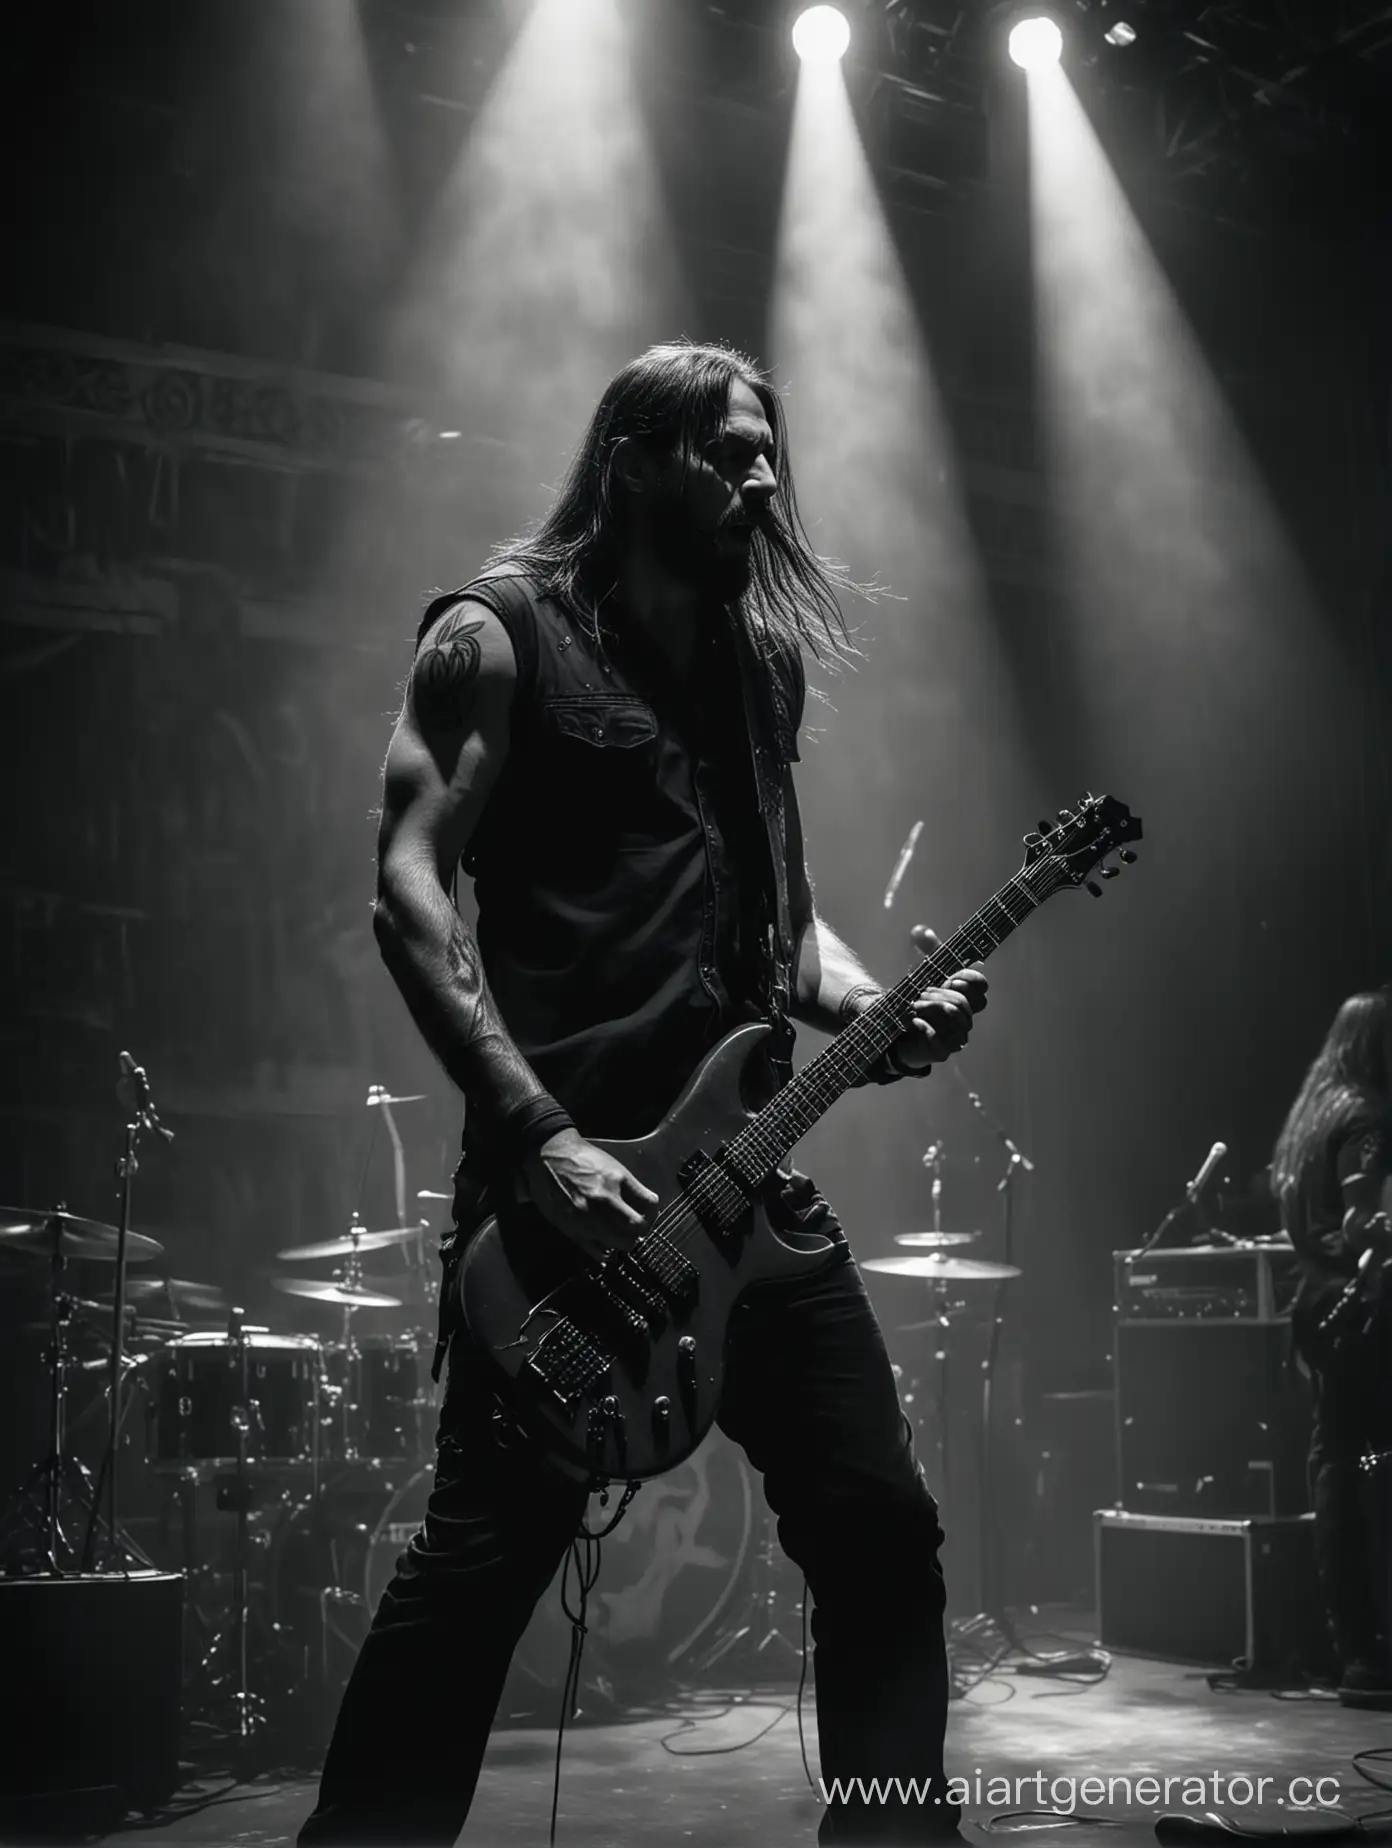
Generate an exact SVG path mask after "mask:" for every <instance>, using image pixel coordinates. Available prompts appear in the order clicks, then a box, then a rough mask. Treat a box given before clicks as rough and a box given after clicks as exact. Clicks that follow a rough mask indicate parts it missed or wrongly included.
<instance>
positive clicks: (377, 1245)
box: [276, 1220, 429, 1258]
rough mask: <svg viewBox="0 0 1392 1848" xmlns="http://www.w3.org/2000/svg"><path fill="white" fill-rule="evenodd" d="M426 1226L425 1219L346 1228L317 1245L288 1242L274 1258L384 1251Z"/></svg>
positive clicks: (407, 1240) (347, 1255)
mask: <svg viewBox="0 0 1392 1848" xmlns="http://www.w3.org/2000/svg"><path fill="white" fill-rule="evenodd" d="M428 1230H429V1227H428V1226H427V1225H426V1223H425V1221H424V1220H422V1221H421V1223H420V1224H419V1225H418V1226H391V1227H389V1228H388V1229H387V1230H386V1231H385V1232H366V1231H363V1232H346V1233H344V1235H343V1237H342V1238H326V1239H321V1240H320V1242H319V1243H318V1244H317V1245H289V1246H287V1247H286V1249H285V1250H284V1251H278V1252H277V1253H276V1256H277V1257H278V1258H351V1257H352V1256H353V1254H354V1252H358V1251H384V1250H385V1249H386V1247H387V1246H388V1245H409V1244H410V1242H411V1240H412V1239H413V1238H422V1237H423V1236H424V1235H425V1233H426V1232H427V1231H428Z"/></svg>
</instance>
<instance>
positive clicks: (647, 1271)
mask: <svg viewBox="0 0 1392 1848" xmlns="http://www.w3.org/2000/svg"><path fill="white" fill-rule="evenodd" d="M627 1262H628V1264H629V1265H630V1266H631V1267H632V1268H633V1269H635V1270H640V1271H641V1272H642V1273H643V1275H644V1276H645V1277H650V1278H651V1279H652V1281H653V1282H654V1283H655V1284H656V1285H657V1287H658V1289H659V1290H660V1291H661V1292H662V1294H663V1295H664V1296H665V1297H666V1299H667V1301H668V1302H669V1303H671V1304H672V1305H673V1307H674V1308H675V1309H676V1310H677V1312H678V1314H681V1313H682V1312H683V1311H687V1310H690V1309H691V1308H692V1307H693V1306H694V1305H695V1302H696V1297H697V1294H698V1291H699V1288H700V1283H701V1273H700V1272H699V1271H698V1270H697V1268H696V1266H695V1265H694V1264H693V1263H692V1262H691V1260H690V1259H689V1258H685V1257H683V1256H682V1254H681V1252H680V1251H678V1249H677V1247H676V1246H675V1245H674V1244H673V1243H672V1241H671V1239H670V1238H668V1237H667V1236H666V1234H665V1233H662V1232H650V1233H649V1234H648V1235H647V1237H646V1238H644V1239H641V1240H640V1241H639V1243H638V1245H637V1247H636V1248H635V1249H634V1251H633V1252H632V1254H631V1256H630V1258H629V1259H628V1260H627Z"/></svg>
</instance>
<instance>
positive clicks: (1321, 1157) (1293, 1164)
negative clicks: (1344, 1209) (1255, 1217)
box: [1271, 988, 1389, 1227]
mask: <svg viewBox="0 0 1392 1848" xmlns="http://www.w3.org/2000/svg"><path fill="white" fill-rule="evenodd" d="M1388 1002H1389V996H1388V991H1387V990H1386V989H1385V988H1380V989H1376V990H1374V991H1373V992H1372V993H1370V994H1359V995H1350V996H1349V998H1348V1000H1347V1001H1345V1002H1344V1003H1343V1005H1342V1006H1341V1007H1340V1009H1339V1011H1338V1013H1337V1014H1336V1015H1335V1016H1334V1024H1333V1025H1332V1026H1331V1027H1330V1029H1329V1032H1328V1033H1327V1034H1326V1035H1325V1040H1324V1044H1323V1046H1321V1047H1320V1049H1319V1052H1318V1053H1317V1054H1316V1055H1315V1059H1314V1062H1313V1064H1312V1065H1311V1066H1310V1069H1309V1071H1307V1072H1306V1074H1305V1081H1304V1083H1303V1084H1302V1085H1301V1087H1300V1091H1299V1094H1298V1095H1297V1097H1296V1100H1295V1102H1294V1103H1293V1104H1292V1105H1291V1108H1290V1114H1289V1115H1288V1116H1287V1118H1286V1121H1285V1127H1284V1128H1283V1129H1282V1131H1281V1134H1280V1137H1279V1139H1278V1141H1277V1143H1276V1152H1275V1154H1274V1156H1273V1157H1272V1163H1271V1182H1272V1191H1273V1192H1274V1194H1275V1195H1276V1198H1277V1199H1278V1200H1279V1201H1280V1202H1281V1208H1282V1214H1283V1216H1284V1218H1285V1220H1286V1224H1287V1226H1288V1227H1289V1226H1290V1224H1291V1220H1292V1218H1293V1217H1298V1216H1306V1217H1310V1216H1313V1215H1314V1214H1315V1213H1317V1212H1318V1210H1319V1206H1320V1202H1321V1198H1322V1194H1323V1192H1324V1191H1325V1187H1326V1182H1327V1179H1328V1176H1329V1174H1330V1155H1331V1152H1332V1149H1333V1144H1334V1138H1335V1136H1336V1135H1337V1134H1338V1133H1339V1131H1340V1130H1343V1129H1346V1128H1348V1127H1349V1126H1350V1125H1351V1124H1354V1123H1356V1122H1359V1121H1361V1120H1367V1119H1369V1118H1373V1117H1382V1116H1385V1115H1386V1114H1387V1109H1388V1080H1389V1072H1388V1064H1387V1051H1388V1048H1387V1037H1388Z"/></svg>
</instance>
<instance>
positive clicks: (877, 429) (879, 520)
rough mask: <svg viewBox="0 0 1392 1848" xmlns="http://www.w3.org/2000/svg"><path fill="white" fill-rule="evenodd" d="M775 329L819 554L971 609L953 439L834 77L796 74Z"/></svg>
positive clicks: (967, 541)
mask: <svg viewBox="0 0 1392 1848" xmlns="http://www.w3.org/2000/svg"><path fill="white" fill-rule="evenodd" d="M771 319H772V328H771V344H772V349H773V355H774V359H775V361H776V364H777V367H778V371H779V374H780V376H781V378H782V380H783V382H784V385H785V388H786V391H787V406H788V419H789V426H790V431H791V434H792V441H793V445H794V449H795V452H796V453H797V455H798V457H799V461H798V469H799V475H800V486H801V492H802V495H803V499H804V502H805V504H806V505H807V507H808V509H809V510H810V511H812V512H814V513H815V514H816V517H817V524H816V526H815V527H814V528H813V533H812V536H813V539H814V541H817V542H818V543H819V546H820V549H821V550H823V551H832V552H835V553H836V554H838V555H839V556H844V557H845V558H846V559H847V560H848V562H849V563H850V565H851V568H852V570H853V572H854V574H855V575H856V576H857V577H861V578H870V577H873V576H875V575H876V574H879V575H881V576H883V577H884V578H885V579H887V580H888V581H890V582H891V583H893V584H894V585H895V586H896V587H897V588H898V589H900V590H904V589H905V588H906V586H908V585H910V584H911V585H912V586H913V589H914V593H915V594H918V593H920V592H921V593H922V594H924V595H926V596H930V597H931V599H932V601H933V607H934V609H935V610H936V611H938V612H940V613H941V612H943V611H945V610H946V609H947V608H948V607H949V606H950V607H953V608H956V607H960V608H962V609H963V610H966V609H968V608H970V607H972V606H974V605H975V604H976V602H977V601H978V599H979V597H980V594H981V583H980V576H979V572H978V568H977V563H976V556H975V552H974V549H973V546H972V543H971V538H970V535H969V533H968V531H967V527H966V523H965V519H964V517H963V513H962V508H961V504H960V501H959V499H958V493H957V487H956V480H955V474H954V458H953V453H952V439H951V434H950V431H949V429H948V425H947V421H946V418H945V416H944V413H943V407H942V404H941V401H940V399H939V396H938V392H937V387H936V383H935V381H934V379H933V376H932V372H931V369H930V367H929V364H928V359H927V355H926V352H925V350H924V345H923V338H922V334H921V331H920V328H919V324H918V319H917V316H916V314H915V311H914V305H913V301H912V298H911V296H910V293H909V288H908V284H907V282H906V281H905V278H904V273H903V270H902V268H901V265H900V261H899V256H898V252H897V251H896V249H895V247H894V241H893V237H892V235H891V232H890V229H889V226H888V224H887V223H886V221H885V217H884V213H883V210H882V208H881V205H880V201H879V197H878V195H877V193H876V191H875V185H874V180H873V178H872V175H871V173H870V168H869V165H868V163H867V161H866V158H865V153H864V150H863V148H862V146H861V142H860V136H859V132H858V130H857V128H856V125H855V120H854V118H853V116H852V114H851V106H850V99H849V97H848V96H847V93H846V86H845V82H844V80H843V78H842V75H841V71H840V68H839V66H836V65H817V64H805V65H803V66H802V69H801V73H800V76H799V82H798V91H797V101H796V105H795V109H794V115H793V127H792V138H791V145H790V148H789V154H788V166H787V180H786V186H785V191H784V197H783V210H782V219H781V223H780V227H779V244H778V253H777V269H776V275H775V282H774V296H773V306H772V316H771Z"/></svg>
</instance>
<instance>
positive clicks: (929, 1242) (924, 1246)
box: [894, 1232, 981, 1251]
mask: <svg viewBox="0 0 1392 1848" xmlns="http://www.w3.org/2000/svg"><path fill="white" fill-rule="evenodd" d="M980 1237H981V1234H980V1233H979V1232H896V1233H895V1234H894V1242H895V1244H896V1245H906V1246H907V1247H908V1249H909V1250H910V1251H942V1250H945V1249H946V1248H947V1246H949V1245H970V1244H971V1242H972V1240H973V1239H975V1238H980Z"/></svg>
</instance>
